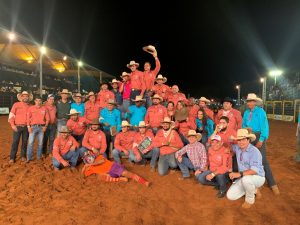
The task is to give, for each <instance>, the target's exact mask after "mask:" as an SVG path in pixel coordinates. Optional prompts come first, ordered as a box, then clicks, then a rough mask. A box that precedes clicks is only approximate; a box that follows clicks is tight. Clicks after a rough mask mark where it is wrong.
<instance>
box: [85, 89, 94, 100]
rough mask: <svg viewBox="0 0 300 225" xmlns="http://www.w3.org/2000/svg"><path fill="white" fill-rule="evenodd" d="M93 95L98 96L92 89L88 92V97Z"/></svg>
mask: <svg viewBox="0 0 300 225" xmlns="http://www.w3.org/2000/svg"><path fill="white" fill-rule="evenodd" d="M91 96H96V94H95V93H94V92H93V91H90V92H89V93H88V95H87V96H86V98H87V99H89V97H91Z"/></svg>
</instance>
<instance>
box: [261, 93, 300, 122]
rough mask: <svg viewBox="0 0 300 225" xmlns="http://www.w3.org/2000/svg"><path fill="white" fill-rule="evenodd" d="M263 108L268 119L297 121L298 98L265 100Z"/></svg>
mask: <svg viewBox="0 0 300 225" xmlns="http://www.w3.org/2000/svg"><path fill="white" fill-rule="evenodd" d="M265 110H266V113H267V116H268V118H269V119H274V120H283V121H290V122H297V119H298V113H299V111H300V99H296V100H284V101H266V104H265Z"/></svg>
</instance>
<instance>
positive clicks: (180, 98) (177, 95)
mask: <svg viewBox="0 0 300 225" xmlns="http://www.w3.org/2000/svg"><path fill="white" fill-rule="evenodd" d="M167 100H168V101H172V102H174V105H175V107H176V105H177V102H178V101H184V102H186V103H187V101H188V100H187V99H186V97H185V94H183V93H180V92H177V93H175V94H174V93H173V92H170V93H169V94H168V95H167Z"/></svg>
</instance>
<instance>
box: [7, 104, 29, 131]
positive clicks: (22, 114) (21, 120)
mask: <svg viewBox="0 0 300 225" xmlns="http://www.w3.org/2000/svg"><path fill="white" fill-rule="evenodd" d="M29 107H30V105H29V104H28V103H25V102H16V103H15V104H14V105H13V107H12V108H11V110H10V113H9V118H8V122H9V123H10V125H11V126H15V125H23V126H24V125H25V126H26V125H27V111H28V109H29Z"/></svg>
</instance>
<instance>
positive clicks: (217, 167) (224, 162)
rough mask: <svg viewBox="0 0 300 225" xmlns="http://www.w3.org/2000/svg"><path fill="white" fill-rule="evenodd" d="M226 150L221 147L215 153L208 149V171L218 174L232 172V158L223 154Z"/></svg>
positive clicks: (228, 154) (227, 154)
mask: <svg viewBox="0 0 300 225" xmlns="http://www.w3.org/2000/svg"><path fill="white" fill-rule="evenodd" d="M226 151H227V150H226V149H225V148H224V147H223V146H222V147H221V148H220V149H219V150H217V151H215V150H213V149H212V147H210V148H209V149H208V161H209V170H210V171H212V172H216V173H218V174H224V173H226V172H229V171H231V170H232V156H231V154H230V153H225V152H226Z"/></svg>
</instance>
